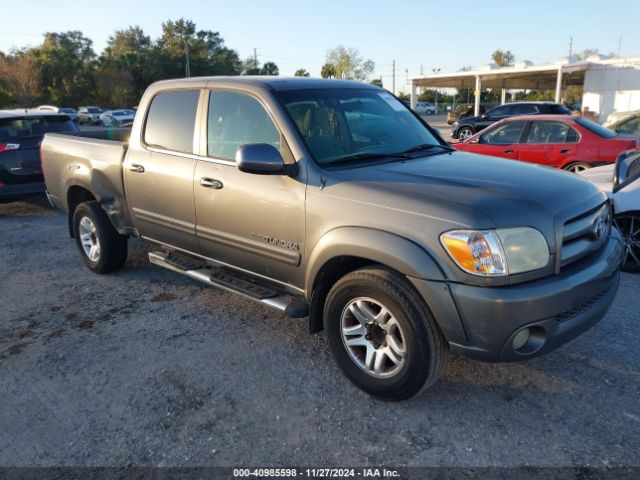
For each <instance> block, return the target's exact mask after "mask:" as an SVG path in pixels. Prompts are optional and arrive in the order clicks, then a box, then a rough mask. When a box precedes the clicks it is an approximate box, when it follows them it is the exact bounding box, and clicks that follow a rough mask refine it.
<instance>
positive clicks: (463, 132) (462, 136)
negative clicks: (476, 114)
mask: <svg viewBox="0 0 640 480" xmlns="http://www.w3.org/2000/svg"><path fill="white" fill-rule="evenodd" d="M471 137H473V129H472V128H471V127H462V128H461V129H460V130H458V140H460V141H461V142H464V141H465V140H466V139H467V138H471Z"/></svg>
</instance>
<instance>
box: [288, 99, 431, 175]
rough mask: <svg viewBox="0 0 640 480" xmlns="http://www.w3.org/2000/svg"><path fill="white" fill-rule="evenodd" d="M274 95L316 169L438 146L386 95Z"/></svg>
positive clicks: (418, 122)
mask: <svg viewBox="0 0 640 480" xmlns="http://www.w3.org/2000/svg"><path fill="white" fill-rule="evenodd" d="M276 95H277V97H278V98H279V100H280V102H281V103H282V104H283V105H284V107H285V109H286V110H287V111H288V113H289V115H290V116H291V118H292V119H293V121H294V122H295V124H296V126H297V127H298V130H299V131H300V134H301V135H302V137H303V139H304V141H305V143H306V144H307V147H308V148H309V150H310V151H311V154H312V155H313V157H314V158H315V160H316V161H317V162H318V163H319V164H320V165H328V164H330V163H336V162H337V161H338V160H339V159H341V158H346V157H350V158H351V157H353V156H354V155H355V156H359V158H361V159H362V161H373V160H375V159H376V157H378V159H379V158H382V157H384V156H385V155H387V156H388V155H393V154H400V153H403V152H406V151H407V150H410V149H413V148H415V147H419V146H422V147H424V146H425V145H427V146H428V145H441V144H440V142H438V140H436V138H435V137H434V136H433V135H432V134H431V133H430V132H429V130H428V129H427V128H426V127H425V126H424V125H423V124H422V123H421V122H420V121H419V120H418V119H417V118H416V117H415V116H414V115H413V114H412V113H411V112H410V111H409V110H408V109H407V107H405V106H404V105H403V104H402V103H401V102H400V101H399V100H397V99H396V98H395V97H394V96H392V95H391V94H390V93H388V92H384V91H380V90H365V89H354V90H342V89H341V90H337V89H325V90H290V91H287V90H285V91H280V92H277V93H276ZM367 159H368V160H367Z"/></svg>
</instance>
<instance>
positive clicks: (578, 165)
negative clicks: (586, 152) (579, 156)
mask: <svg viewBox="0 0 640 480" xmlns="http://www.w3.org/2000/svg"><path fill="white" fill-rule="evenodd" d="M592 166H593V165H591V164H590V163H587V162H573V163H570V164H569V165H565V166H564V167H563V168H562V169H563V170H566V171H568V172H573V173H578V172H582V171H584V170H588V169H589V168H591V167H592Z"/></svg>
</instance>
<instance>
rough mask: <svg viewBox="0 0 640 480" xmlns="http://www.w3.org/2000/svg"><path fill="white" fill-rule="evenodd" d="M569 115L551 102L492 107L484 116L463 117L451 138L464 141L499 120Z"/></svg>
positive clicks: (452, 130)
mask: <svg viewBox="0 0 640 480" xmlns="http://www.w3.org/2000/svg"><path fill="white" fill-rule="evenodd" d="M549 114H553V115H570V114H571V112H570V111H569V109H568V108H567V107H565V106H564V105H560V104H559V103H553V102H514V103H505V104H504V105H498V106H497V107H493V108H492V109H491V110H489V111H488V112H487V113H485V114H484V115H480V116H478V117H465V118H461V119H460V120H458V121H456V122H454V123H453V128H452V129H451V136H452V137H453V138H456V139H459V140H466V139H467V138H469V137H472V136H473V135H475V134H476V133H478V132H480V131H482V130H484V129H485V128H487V127H488V126H489V125H493V124H494V123H496V122H497V121H499V120H502V119H503V118H508V117H515V116H517V115H549Z"/></svg>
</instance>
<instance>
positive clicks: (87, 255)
mask: <svg viewBox="0 0 640 480" xmlns="http://www.w3.org/2000/svg"><path fill="white" fill-rule="evenodd" d="M73 234H74V237H75V239H76V244H77V245H78V249H79V250H80V253H81V255H82V259H83V260H84V263H85V264H86V265H87V267H89V269H91V270H92V271H94V272H95V273H109V272H113V271H115V270H119V269H121V268H122V267H123V266H124V264H125V262H126V261H127V237H125V236H124V235H120V234H119V233H118V232H117V231H116V229H115V228H113V225H112V224H111V221H110V220H109V217H107V214H106V213H105V212H104V210H103V209H102V207H101V206H100V204H99V203H98V202H84V203H81V204H80V205H78V207H77V208H76V210H75V212H74V213H73Z"/></svg>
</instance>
